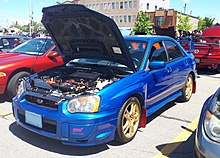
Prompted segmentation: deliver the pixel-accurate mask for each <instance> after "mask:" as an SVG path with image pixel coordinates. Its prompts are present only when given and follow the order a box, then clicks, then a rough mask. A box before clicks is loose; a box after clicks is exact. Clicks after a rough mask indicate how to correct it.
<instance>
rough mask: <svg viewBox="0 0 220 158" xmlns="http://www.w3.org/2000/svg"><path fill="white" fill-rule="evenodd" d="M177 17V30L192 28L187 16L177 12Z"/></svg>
mask: <svg viewBox="0 0 220 158" xmlns="http://www.w3.org/2000/svg"><path fill="white" fill-rule="evenodd" d="M177 18H178V20H179V24H178V25H177V29H178V30H184V31H189V30H191V29H192V24H190V17H189V16H183V15H180V14H179V15H177Z"/></svg>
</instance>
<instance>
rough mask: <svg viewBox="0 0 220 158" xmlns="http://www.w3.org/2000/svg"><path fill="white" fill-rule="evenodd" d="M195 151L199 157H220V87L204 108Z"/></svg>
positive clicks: (197, 132)
mask: <svg viewBox="0 0 220 158" xmlns="http://www.w3.org/2000/svg"><path fill="white" fill-rule="evenodd" d="M195 153H196V156H197V157H199V158H204V157H205V158H219V157H220V88H219V89H218V90H217V92H216V93H215V94H214V95H212V96H210V97H209V98H208V99H207V100H206V102H205V103H204V106H203V108H202V112H201V115H200V120H199V125H198V128H197V131H196V137H195Z"/></svg>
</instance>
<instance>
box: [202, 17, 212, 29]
mask: <svg viewBox="0 0 220 158" xmlns="http://www.w3.org/2000/svg"><path fill="white" fill-rule="evenodd" d="M203 21H204V24H203V29H206V28H208V27H211V26H213V25H214V21H215V18H209V17H205V18H204V19H203Z"/></svg>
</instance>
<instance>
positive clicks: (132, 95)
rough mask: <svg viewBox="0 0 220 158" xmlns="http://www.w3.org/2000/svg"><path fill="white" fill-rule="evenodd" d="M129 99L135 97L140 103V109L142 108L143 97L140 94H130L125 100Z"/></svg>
mask: <svg viewBox="0 0 220 158" xmlns="http://www.w3.org/2000/svg"><path fill="white" fill-rule="evenodd" d="M131 97H136V98H137V99H138V100H139V101H140V105H141V107H144V97H143V95H142V94H141V93H138V92H135V93H133V94H131V95H130V96H129V97H128V98H127V99H126V100H128V99H129V98H131Z"/></svg>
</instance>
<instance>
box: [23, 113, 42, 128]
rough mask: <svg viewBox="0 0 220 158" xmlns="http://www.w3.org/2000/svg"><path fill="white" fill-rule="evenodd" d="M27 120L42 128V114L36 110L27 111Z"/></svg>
mask: <svg viewBox="0 0 220 158" xmlns="http://www.w3.org/2000/svg"><path fill="white" fill-rule="evenodd" d="M25 122H26V123H27V124H30V125H33V126H35V127H38V128H42V127H43V124H42V116H41V115H39V114H36V113H34V112H30V111H25Z"/></svg>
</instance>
